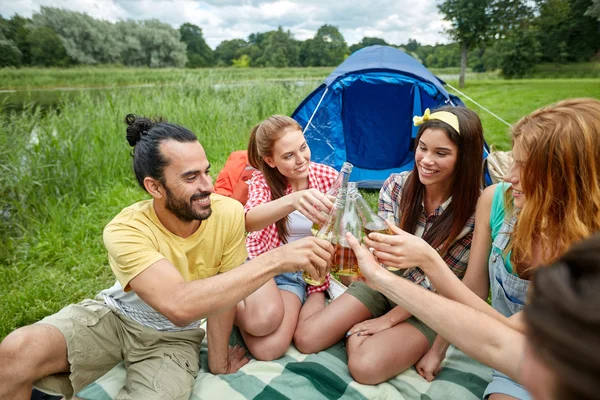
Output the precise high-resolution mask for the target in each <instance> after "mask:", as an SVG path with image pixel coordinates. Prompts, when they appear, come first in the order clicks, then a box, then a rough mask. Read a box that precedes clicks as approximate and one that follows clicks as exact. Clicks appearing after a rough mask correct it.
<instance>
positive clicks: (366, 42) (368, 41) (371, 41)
mask: <svg viewBox="0 0 600 400" xmlns="http://www.w3.org/2000/svg"><path fill="white" fill-rule="evenodd" d="M377 44H378V45H382V46H389V44H388V43H387V42H386V41H385V40H383V39H380V38H377V37H367V36H365V37H363V38H362V39H361V41H360V42H358V43H356V44H353V45H352V46H350V48H349V51H350V54H352V53H354V52H355V51H356V50H360V49H363V48H365V47H369V46H373V45H377Z"/></svg>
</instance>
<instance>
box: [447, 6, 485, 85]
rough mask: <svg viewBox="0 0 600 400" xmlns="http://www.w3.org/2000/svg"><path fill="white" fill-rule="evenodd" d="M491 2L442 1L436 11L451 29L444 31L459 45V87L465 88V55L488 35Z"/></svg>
mask: <svg viewBox="0 0 600 400" xmlns="http://www.w3.org/2000/svg"><path fill="white" fill-rule="evenodd" d="M490 1H491V0H478V1H473V0H444V1H442V2H441V3H440V4H438V9H439V10H440V12H441V13H442V14H443V15H444V19H445V20H447V21H449V22H450V25H451V27H450V28H449V29H447V30H446V33H447V34H448V35H450V37H451V38H452V39H453V40H455V41H457V42H458V43H459V44H460V78H459V87H461V88H462V87H464V86H465V71H466V69H467V54H468V52H469V50H471V49H472V48H473V47H475V46H477V45H478V44H480V43H482V42H484V41H485V40H486V39H487V38H488V37H489V33H490V29H489V26H490V22H491V21H490V15H489V5H490Z"/></svg>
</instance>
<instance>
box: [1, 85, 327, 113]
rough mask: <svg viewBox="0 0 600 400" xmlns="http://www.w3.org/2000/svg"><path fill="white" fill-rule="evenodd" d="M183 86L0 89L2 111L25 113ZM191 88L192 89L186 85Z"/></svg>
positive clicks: (218, 87) (228, 86) (215, 86)
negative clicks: (112, 94)
mask: <svg viewBox="0 0 600 400" xmlns="http://www.w3.org/2000/svg"><path fill="white" fill-rule="evenodd" d="M321 81H322V79H321V78H315V79H269V80H253V81H240V82H222V83H216V84H214V85H212V86H213V88H214V89H215V90H220V89H225V88H232V87H247V86H253V85H264V84H276V85H284V86H311V85H312V86H314V87H317V86H318V85H319V84H320V82H321ZM177 86H181V84H179V83H171V84H139V85H128V86H104V87H76V88H75V87H57V88H51V89H43V88H41V89H21V90H0V112H2V111H5V112H6V111H19V112H20V111H24V110H25V109H28V108H32V107H39V108H40V109H42V110H44V109H46V110H47V109H56V108H57V107H58V104H59V103H60V101H61V100H62V99H65V98H68V99H73V98H76V97H77V96H80V95H81V94H82V93H89V94H90V95H92V96H94V95H95V94H97V95H98V96H103V95H104V92H106V91H108V90H123V89H142V90H143V89H154V88H157V87H177ZM186 87H189V86H186Z"/></svg>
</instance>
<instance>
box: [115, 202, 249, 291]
mask: <svg viewBox="0 0 600 400" xmlns="http://www.w3.org/2000/svg"><path fill="white" fill-rule="evenodd" d="M210 198H211V209H212V214H211V216H210V217H209V218H207V219H205V220H203V221H202V223H201V224H200V227H199V228H198V230H197V231H196V232H194V234H192V235H191V236H189V237H187V238H181V237H179V236H177V235H175V234H173V233H171V232H170V231H169V230H167V228H165V227H164V226H163V225H162V223H161V222H160V220H159V219H158V217H157V216H156V212H155V211H154V207H153V201H152V200H146V201H141V202H139V203H136V204H133V205H132V206H129V207H127V208H125V209H123V210H122V211H121V212H120V213H119V214H118V215H117V216H116V217H115V218H114V219H113V220H112V221H111V222H109V223H108V225H107V226H106V228H104V245H105V246H106V249H107V250H108V260H109V263H110V267H111V268H112V271H113V273H114V274H115V276H116V277H117V279H118V281H119V282H120V284H121V286H122V287H123V288H124V289H125V291H126V292H128V291H130V290H131V288H130V287H129V282H130V281H131V280H132V279H133V278H135V277H136V276H137V275H138V274H139V273H141V272H142V271H144V270H145V269H146V268H148V267H149V266H151V265H152V264H154V263H156V262H157V261H159V260H162V259H163V258H166V259H167V260H169V261H170V262H171V264H173V265H174V266H175V268H177V270H178V271H179V273H181V276H182V277H183V279H184V280H185V281H188V282H189V281H193V280H196V279H203V278H208V277H211V276H214V275H216V274H218V273H221V272H226V271H229V270H230V269H232V268H235V267H237V266H239V265H241V264H242V263H243V262H244V261H245V260H246V257H247V253H246V245H245V237H244V229H245V225H244V212H243V209H242V205H241V204H240V203H239V202H238V201H236V200H233V199H230V198H228V197H224V196H221V195H218V194H212V195H211V197H210Z"/></svg>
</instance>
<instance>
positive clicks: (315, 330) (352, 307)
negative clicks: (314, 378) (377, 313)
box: [294, 293, 371, 354]
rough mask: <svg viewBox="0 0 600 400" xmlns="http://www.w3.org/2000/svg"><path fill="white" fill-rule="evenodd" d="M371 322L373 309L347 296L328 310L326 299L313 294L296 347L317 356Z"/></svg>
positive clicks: (303, 313) (302, 314)
mask: <svg viewBox="0 0 600 400" xmlns="http://www.w3.org/2000/svg"><path fill="white" fill-rule="evenodd" d="M369 318H371V312H370V311H369V309H368V308H367V307H365V305H364V304H363V303H361V302H360V301H359V300H358V299H357V298H356V297H354V296H351V295H349V294H346V293H344V294H342V295H341V296H340V297H338V298H337V299H335V300H333V301H332V302H331V303H330V304H329V305H328V306H327V307H325V295H324V294H323V293H313V294H311V295H310V296H308V299H307V300H306V302H305V303H304V307H302V310H301V311H300V318H299V320H298V327H297V328H296V333H295V334H294V344H295V345H296V348H298V350H299V351H301V352H302V353H306V354H309V353H317V352H319V351H321V350H325V349H326V348H328V347H331V346H333V345H334V344H336V343H337V342H338V341H339V340H341V339H342V338H344V336H345V335H346V332H348V330H349V329H350V328H352V326H354V324H357V323H359V322H362V321H364V320H366V319H369Z"/></svg>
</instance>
